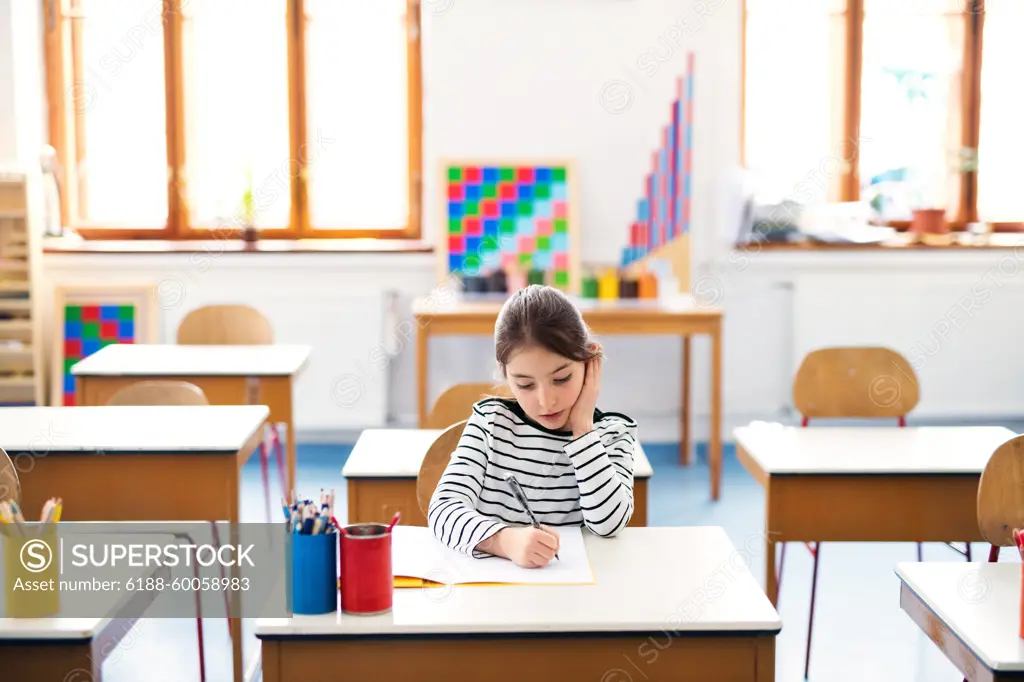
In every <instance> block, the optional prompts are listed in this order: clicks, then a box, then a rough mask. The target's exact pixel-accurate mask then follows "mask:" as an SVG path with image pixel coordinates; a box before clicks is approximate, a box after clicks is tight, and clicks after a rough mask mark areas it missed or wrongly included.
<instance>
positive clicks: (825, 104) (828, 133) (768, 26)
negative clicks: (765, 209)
mask: <svg viewBox="0 0 1024 682" xmlns="http://www.w3.org/2000/svg"><path fill="white" fill-rule="evenodd" d="M845 9H846V8H845V3H841V2H834V1H833V2H826V1H825V0H801V1H799V2H792V3H781V4H780V3H777V2H766V1H765V0H749V3H748V7H747V28H746V43H747V44H746V79H745V88H746V106H745V109H746V111H745V112H744V122H745V124H744V125H745V130H744V150H745V151H744V154H745V157H746V166H747V167H748V168H749V169H750V170H751V171H752V172H753V173H754V175H755V177H756V178H757V180H756V183H757V187H758V189H759V194H760V195H761V196H760V197H759V200H760V201H765V202H772V201H781V200H782V199H786V198H789V199H795V200H797V201H801V202H805V203H814V202H819V201H823V200H826V199H837V198H838V196H837V194H836V193H837V188H838V181H839V177H840V175H841V173H842V170H841V164H840V160H841V159H842V156H843V148H842V146H841V144H840V135H841V128H840V127H839V126H841V119H840V118H839V114H840V113H841V111H840V109H839V106H838V105H839V103H840V102H841V99H840V96H841V92H842V83H841V80H842V79H841V78H837V77H836V75H837V74H841V73H842V72H843V63H844V61H845V60H844V55H843V50H844V48H843V44H844V41H843V33H842V30H843V25H844V21H845V16H844V14H845Z"/></svg>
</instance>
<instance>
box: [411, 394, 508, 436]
mask: <svg viewBox="0 0 1024 682" xmlns="http://www.w3.org/2000/svg"><path fill="white" fill-rule="evenodd" d="M488 396H501V397H503V398H511V397H512V391H511V390H510V389H509V387H508V386H507V385H506V384H488V383H472V384H456V385H454V386H452V387H451V388H449V389H448V390H446V391H445V392H444V393H442V394H441V395H440V396H439V397H438V399H437V401H435V402H434V407H433V408H432V409H431V410H430V414H429V415H427V421H426V422H424V425H423V428H424V429H445V428H448V427H449V426H451V425H452V424H454V423H455V422H457V421H459V420H462V419H467V418H468V417H469V415H470V414H471V413H472V410H473V404H474V403H476V402H478V401H480V400H483V399H484V398H486V397H488Z"/></svg>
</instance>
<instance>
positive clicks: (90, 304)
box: [50, 284, 159, 406]
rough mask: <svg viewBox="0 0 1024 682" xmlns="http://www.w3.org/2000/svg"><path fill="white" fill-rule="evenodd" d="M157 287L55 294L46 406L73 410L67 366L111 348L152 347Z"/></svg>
mask: <svg viewBox="0 0 1024 682" xmlns="http://www.w3.org/2000/svg"><path fill="white" fill-rule="evenodd" d="M155 296H156V288H155V287H154V286H152V285H149V284H144V285H141V284H140V285H122V286H95V285H89V284H83V285H73V286H61V285H58V286H57V287H56V288H55V289H54V297H53V298H54V310H53V331H54V334H53V338H54V344H53V351H52V352H53V374H52V378H51V389H50V390H51V393H50V404H51V405H56V406H60V405H67V406H74V405H76V404H77V403H76V400H75V377H74V375H72V374H71V367H72V366H74V365H75V363H77V362H78V361H79V360H82V359H83V358H87V357H89V356H90V355H92V354H93V353H95V352H96V351H98V350H99V349H100V348H103V347H104V346H109V345H111V344H114V343H156V338H157V315H158V313H159V310H158V309H157V307H156V298H155Z"/></svg>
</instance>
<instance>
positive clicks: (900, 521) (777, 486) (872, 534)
mask: <svg viewBox="0 0 1024 682" xmlns="http://www.w3.org/2000/svg"><path fill="white" fill-rule="evenodd" d="M733 434H734V437H735V439H736V454H737V456H738V457H739V459H740V461H741V462H743V466H745V467H746V469H747V471H749V472H750V474H751V476H753V477H754V478H755V479H756V480H757V481H758V482H759V483H760V484H761V486H762V487H763V488H764V490H765V528H766V538H767V539H766V547H765V550H766V559H767V560H766V562H765V566H766V569H765V570H766V576H765V591H766V592H767V593H768V597H769V598H770V599H771V600H772V603H773V604H774V603H776V599H777V597H778V583H777V581H776V577H775V543H778V542H817V541H821V542H824V541H836V542H981V541H983V538H982V537H981V533H980V531H979V530H978V515H977V504H978V502H977V498H978V480H979V478H980V477H981V472H982V470H983V469H984V467H985V463H986V462H988V460H989V457H991V456H992V453H993V452H995V450H996V448H997V447H998V446H999V445H1000V444H1002V443H1004V442H1006V441H1007V440H1009V439H1010V438H1012V437H1013V436H1014V435H1015V434H1014V433H1013V432H1012V431H1010V430H1009V429H1005V428H1003V427H985V426H979V427H919V428H916V427H905V428H900V427H896V426H893V427H881V428H873V427H846V428H840V427H813V426H811V427H807V428H798V427H785V426H782V425H779V424H752V425H750V426H744V427H741V428H738V429H736V430H735V431H734V432H733Z"/></svg>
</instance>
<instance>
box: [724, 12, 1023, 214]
mask: <svg viewBox="0 0 1024 682" xmlns="http://www.w3.org/2000/svg"><path fill="white" fill-rule="evenodd" d="M961 8H962V9H961V15H962V17H963V21H964V46H963V50H964V52H963V82H962V84H961V107H962V109H961V147H962V148H967V149H973V150H974V153H975V154H977V150H978V145H979V141H980V127H981V58H982V44H983V40H984V27H985V0H964V2H962V3H961ZM748 16H749V15H748V11H747V0H743V7H742V19H741V21H742V27H741V40H742V45H741V50H742V51H741V54H740V69H741V78H740V82H741V83H742V92H741V96H740V107H741V110H740V163H741V164H742V165H746V129H747V120H746V119H747V97H746V94H747V72H746V71H747V21H748ZM845 16H846V21H845V22H844V36H843V37H844V41H845V50H846V60H845V65H844V69H843V107H842V111H841V117H842V130H843V138H842V139H843V151H844V155H843V158H844V159H846V160H848V162H847V163H845V164H844V166H843V169H842V173H841V176H840V178H839V184H838V187H839V196H838V200H839V201H858V200H859V198H860V172H859V162H860V155H859V150H858V145H857V143H856V141H857V140H859V139H860V108H861V107H860V104H861V102H860V95H861V87H860V85H861V67H862V64H863V49H864V0H847V6H846V15H845ZM977 198H978V173H977V171H976V170H973V169H972V170H965V171H962V172H961V173H960V201H959V202H958V203H959V207H958V209H957V214H956V215H955V216H953V217H952V218H951V220H950V229H952V230H955V231H962V230H965V229H966V228H967V225H968V224H969V223H972V222H977V221H978V205H977ZM889 225H891V226H892V227H895V228H896V229H898V230H906V229H909V227H910V223H909V221H905V220H904V221H891V222H890V223H889ZM992 228H993V230H994V231H997V232H1020V231H1024V223H1021V222H994V223H992Z"/></svg>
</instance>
